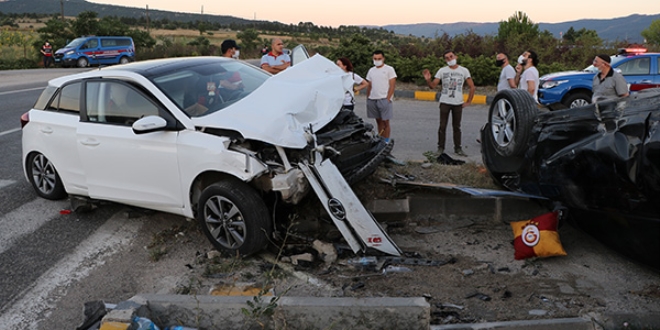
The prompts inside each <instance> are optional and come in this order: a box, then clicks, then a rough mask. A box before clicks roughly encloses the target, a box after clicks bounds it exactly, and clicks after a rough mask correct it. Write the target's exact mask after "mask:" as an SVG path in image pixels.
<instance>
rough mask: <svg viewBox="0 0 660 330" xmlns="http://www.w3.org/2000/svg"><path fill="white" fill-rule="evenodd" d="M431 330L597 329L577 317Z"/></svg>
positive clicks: (467, 325) (457, 325)
mask: <svg viewBox="0 0 660 330" xmlns="http://www.w3.org/2000/svg"><path fill="white" fill-rule="evenodd" d="M430 329H431V330H481V329H484V330H486V329H489V330H490V329H497V330H524V329H534V330H594V329H596V328H595V326H594V323H593V322H592V321H591V320H588V319H584V318H580V317H576V318H568V319H550V320H530V321H508V322H487V323H473V324H448V325H433V326H431V328H430Z"/></svg>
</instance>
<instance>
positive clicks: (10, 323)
mask: <svg viewBox="0 0 660 330" xmlns="http://www.w3.org/2000/svg"><path fill="white" fill-rule="evenodd" d="M124 214H125V212H118V213H117V214H115V215H114V216H113V217H112V218H110V219H108V221H106V223H105V224H104V225H103V226H101V227H100V228H99V229H98V230H96V231H95V232H94V234H93V235H91V236H90V237H89V238H87V239H86V240H85V241H83V242H82V243H80V245H78V247H77V248H76V250H75V251H73V252H72V253H71V254H69V255H68V256H67V257H66V258H64V259H63V260H62V261H61V262H59V263H58V264H57V265H56V266H55V267H53V268H51V269H50V270H48V271H47V272H46V273H44V274H43V275H41V277H39V279H37V280H36V281H35V282H34V283H35V285H34V286H33V287H31V288H28V289H26V290H25V291H23V292H22V293H21V294H19V295H17V299H15V300H14V301H11V302H9V305H10V306H11V307H10V308H9V309H7V310H6V311H5V313H4V314H2V315H0V324H2V329H5V330H23V329H37V328H38V324H39V322H40V321H42V320H45V319H47V318H48V317H49V316H50V314H51V313H52V311H53V310H54V307H55V305H56V304H57V303H58V301H59V300H60V299H61V298H62V297H64V296H66V294H67V291H68V290H69V288H70V286H71V285H72V283H74V282H78V281H80V280H82V279H84V278H85V277H87V276H88V275H89V274H90V273H91V271H92V270H94V269H95V268H97V267H99V266H101V265H103V264H105V260H106V259H107V258H109V257H111V256H112V255H114V254H115V253H117V252H119V251H121V250H122V249H123V248H125V247H126V246H128V245H129V244H130V243H131V241H132V240H133V239H134V238H135V237H136V235H137V234H136V233H137V232H138V231H139V230H140V228H141V227H142V221H140V220H139V219H128V218H127V217H126V216H125V215H124Z"/></svg>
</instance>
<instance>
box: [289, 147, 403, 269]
mask: <svg viewBox="0 0 660 330" xmlns="http://www.w3.org/2000/svg"><path fill="white" fill-rule="evenodd" d="M299 166H300V168H301V169H302V171H303V173H305V176H306V177H307V180H309V182H310V184H311V186H312V188H313V189H314V191H315V192H316V196H317V197H318V198H319V200H320V201H321V204H323V207H324V208H325V210H326V211H327V212H328V215H330V218H332V221H333V222H334V224H335V225H336V226H337V228H338V229H339V231H340V232H341V233H342V235H343V236H344V239H345V240H346V241H347V242H348V244H349V246H350V247H351V249H352V250H353V252H355V253H357V252H359V251H362V252H365V251H366V249H367V248H373V249H376V250H378V251H381V252H384V253H387V254H390V255H394V256H400V255H401V250H400V249H399V247H397V246H396V244H395V243H394V242H393V241H392V239H391V238H390V237H389V236H388V235H387V233H385V231H384V230H383V228H382V227H381V226H380V225H379V224H378V222H377V221H376V219H374V217H373V215H371V213H369V211H367V209H366V208H365V207H364V205H362V203H361V202H360V200H359V199H358V198H357V196H356V195H355V193H354V192H353V190H352V189H351V187H350V186H349V185H348V183H347V182H346V180H345V179H344V177H343V176H342V175H341V173H340V172H339V170H338V169H337V167H336V166H335V165H334V164H333V163H332V162H331V161H329V160H325V161H323V162H317V163H316V164H314V165H311V164H299ZM356 236H357V237H356ZM358 239H359V241H358Z"/></svg>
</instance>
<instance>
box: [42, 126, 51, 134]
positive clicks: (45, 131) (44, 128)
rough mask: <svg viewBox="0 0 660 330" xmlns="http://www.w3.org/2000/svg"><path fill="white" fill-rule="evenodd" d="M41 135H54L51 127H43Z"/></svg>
mask: <svg viewBox="0 0 660 330" xmlns="http://www.w3.org/2000/svg"><path fill="white" fill-rule="evenodd" d="M41 133H46V134H50V133H53V129H52V128H50V126H46V127H42V128H41Z"/></svg>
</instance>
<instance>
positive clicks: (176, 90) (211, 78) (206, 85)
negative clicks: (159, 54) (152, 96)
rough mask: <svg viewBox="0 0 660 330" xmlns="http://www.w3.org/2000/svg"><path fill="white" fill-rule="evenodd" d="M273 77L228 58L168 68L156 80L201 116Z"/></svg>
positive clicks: (180, 103)
mask: <svg viewBox="0 0 660 330" xmlns="http://www.w3.org/2000/svg"><path fill="white" fill-rule="evenodd" d="M269 77H270V75H268V74H266V73H264V72H263V71H262V70H259V69H257V68H255V67H253V66H250V65H247V64H245V63H243V62H241V61H235V60H228V61H222V62H220V61H219V62H218V63H213V64H205V65H199V66H196V67H190V68H186V69H184V70H178V71H176V72H167V73H165V74H162V75H159V76H156V77H154V78H152V80H153V82H154V84H155V85H156V86H158V88H159V89H160V90H161V91H163V93H165V95H167V97H168V98H169V99H170V100H171V101H172V102H174V103H175V104H176V105H177V106H178V107H179V109H181V110H182V111H184V112H185V113H186V114H187V115H188V116H190V117H199V116H203V115H206V114H209V113H212V112H215V111H218V110H221V109H224V108H226V107H227V106H229V105H231V104H233V103H235V102H236V101H238V100H240V99H242V98H244V97H245V96H247V95H249V94H250V93H252V92H253V91H254V90H255V89H257V88H258V87H259V86H261V84H263V82H264V81H266V79H268V78H269Z"/></svg>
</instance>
